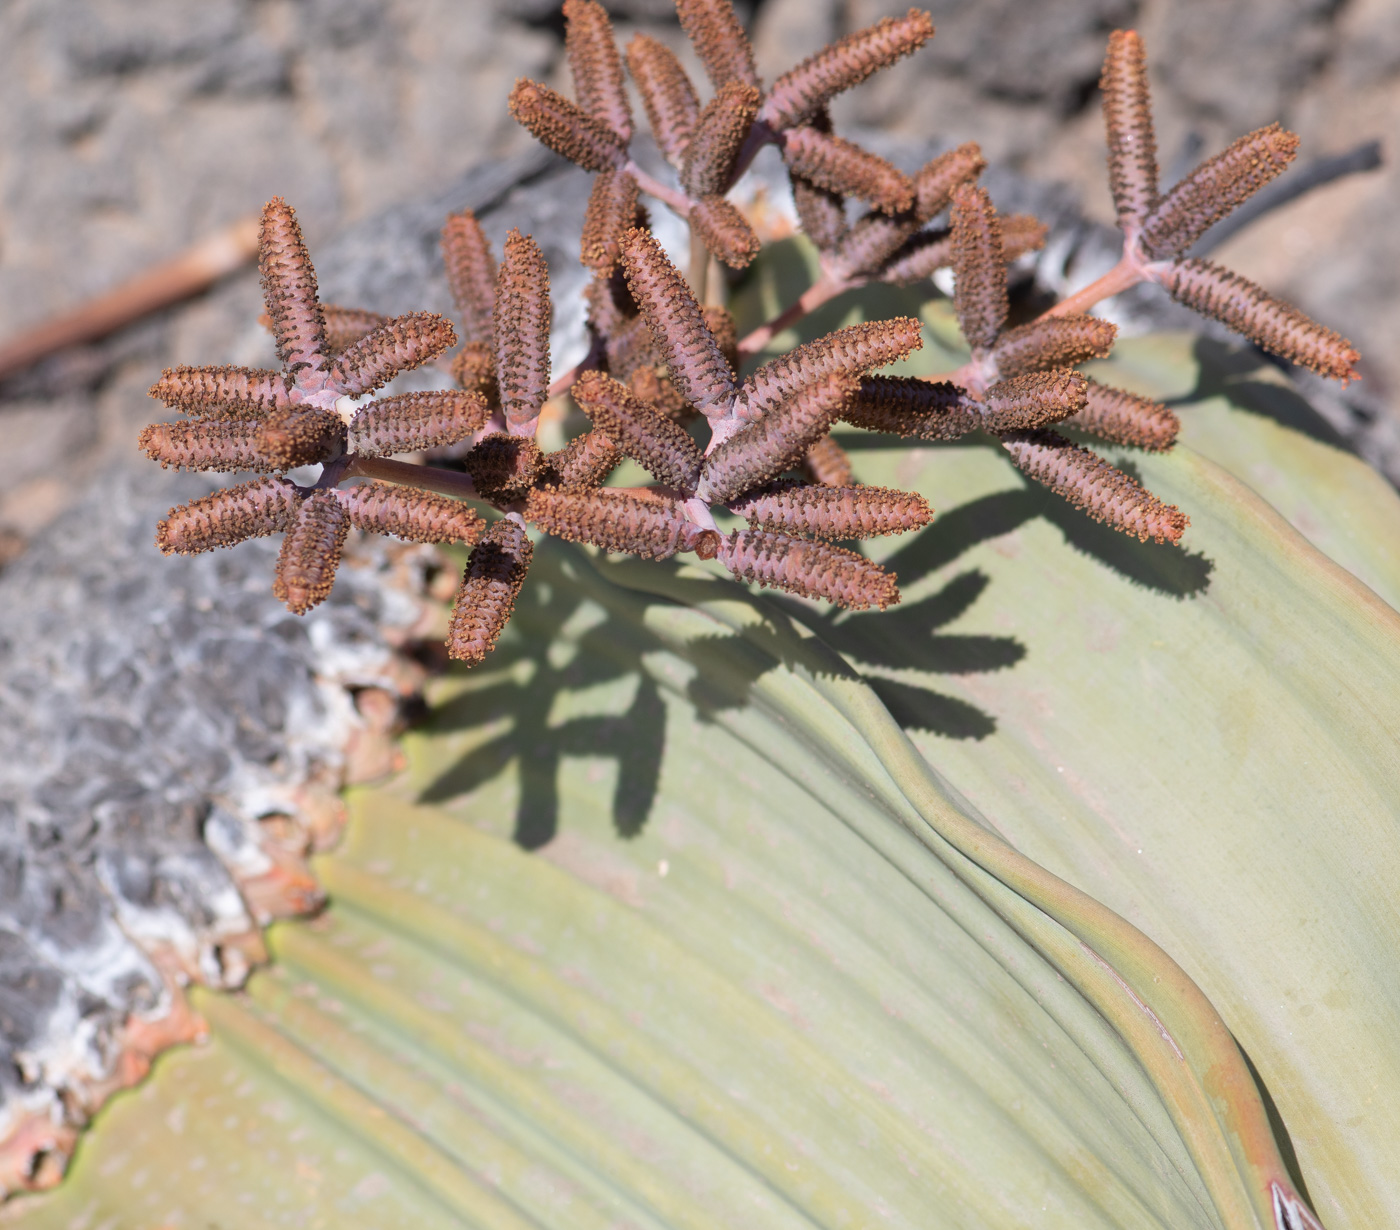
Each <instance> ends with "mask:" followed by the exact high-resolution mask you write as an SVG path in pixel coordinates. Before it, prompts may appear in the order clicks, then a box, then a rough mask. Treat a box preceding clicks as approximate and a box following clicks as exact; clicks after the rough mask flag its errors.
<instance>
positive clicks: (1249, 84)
mask: <svg viewBox="0 0 1400 1230" xmlns="http://www.w3.org/2000/svg"><path fill="white" fill-rule="evenodd" d="M929 6H930V8H931V9H932V11H933V14H934V19H935V22H936V23H937V26H938V34H937V36H936V37H935V38H934V40H933V41H932V43H930V44H929V46H928V47H926V48H925V49H924V50H923V51H922V52H921V53H919V54H918V55H917V56H915V57H913V58H912V59H910V60H907V61H905V62H904V63H902V64H900V65H899V66H897V67H896V68H895V69H893V70H891V71H889V72H886V73H883V74H881V75H879V76H878V77H877V78H875V79H874V80H872V81H871V82H870V83H868V84H867V85H866V86H865V87H863V88H862V89H860V90H858V91H855V92H853V93H852V94H850V95H849V96H848V97H846V98H844V99H843V100H842V101H841V104H840V106H839V107H838V108H837V116H836V118H837V122H838V124H839V125H845V126H850V125H853V124H858V125H860V126H862V127H878V128H884V129H886V130H888V131H890V132H892V133H894V134H896V135H897V136H899V137H901V138H904V139H906V140H908V141H910V142H913V143H921V142H922V141H924V140H926V139H929V138H934V139H938V140H942V141H962V140H968V139H974V140H977V141H979V142H980V143H981V144H982V146H983V148H984V149H985V150H986V152H987V153H988V155H989V156H990V158H991V159H992V161H993V163H994V164H996V165H999V166H1002V167H1005V168H1007V169H1009V170H1013V171H1017V172H1020V173H1022V174H1024V175H1026V176H1028V177H1030V178H1031V179H1033V180H1037V181H1042V182H1053V183H1061V184H1064V185H1067V186H1068V187H1069V189H1070V191H1071V193H1072V194H1073V195H1074V197H1075V198H1076V199H1077V200H1078V201H1079V203H1080V204H1081V206H1082V209H1083V212H1084V214H1085V216H1086V217H1087V218H1088V219H1090V220H1100V221H1107V219H1108V216H1109V214H1108V197H1107V192H1106V189H1105V187H1104V176H1103V154H1102V132H1101V122H1100V118H1099V113H1098V108H1097V99H1096V91H1095V81H1096V79H1097V74H1098V66H1099V62H1100V58H1101V56H1102V50H1103V44H1104V40H1105V37H1106V34H1107V32H1108V30H1110V29H1112V28H1114V27H1116V26H1120V25H1124V24H1129V23H1132V24H1134V25H1136V26H1137V27H1138V28H1140V29H1141V30H1142V31H1143V32H1144V35H1145V37H1146V39H1147V42H1148V48H1149V53H1150V54H1151V56H1152V59H1153V77H1154V88H1155V92H1156V93H1155V104H1156V113H1157V117H1158V127H1159V134H1160V143H1161V147H1162V150H1163V164H1164V168H1165V170H1166V173H1167V174H1171V173H1172V171H1173V170H1176V171H1179V170H1180V169H1181V168H1182V167H1184V166H1186V165H1188V164H1189V162H1190V160H1191V159H1192V157H1193V155H1192V151H1193V150H1196V149H1201V150H1204V151H1205V152H1212V151H1214V150H1216V149H1218V148H1219V147H1220V146H1221V145H1223V144H1224V143H1225V142H1227V141H1228V140H1229V139H1231V138H1232V137H1233V136H1235V135H1238V134H1239V133H1242V132H1244V131H1246V130H1248V129H1250V128H1252V127H1255V126H1258V125H1260V124H1264V123H1267V122H1269V121H1271V120H1274V119H1280V120H1282V121H1283V122H1284V123H1285V124H1286V125H1288V126H1290V127H1292V128H1295V129H1296V130H1298V131H1299V132H1300V133H1301V134H1302V136H1303V138H1304V143H1303V154H1302V158H1301V160H1302V161H1303V162H1307V161H1308V160H1310V159H1313V158H1317V157H1322V156H1326V155H1332V154H1336V153H1339V152H1341V151H1345V150H1347V149H1350V148H1352V147H1354V146H1355V145H1356V144H1357V143H1359V142H1361V141H1364V140H1366V139H1369V138H1381V139H1382V140H1383V142H1388V141H1392V134H1393V133H1394V132H1395V131H1397V130H1400V0H1170V2H1169V0H1046V2H1044V3H1040V4H1036V5H1027V4H1024V3H1016V2H1015V0H976V2H973V0H929ZM557 7H558V6H557V4H555V3H554V0H517V2H516V3H507V2H506V0H495V2H493V0H202V2H201V3H200V4H198V5H192V4H187V3H183V2H182V0H63V2H62V3H58V4H55V3H52V0H7V2H6V3H5V4H3V5H0V337H3V336H5V335H8V334H10V333H13V332H15V331H17V330H20V329H22V328H24V327H25V326H26V325H28V324H31V323H33V322H34V321H36V320H37V319H39V318H41V317H43V316H44V315H46V314H48V313H52V312H55V311H58V310H60V309H63V308H65V307H68V306H70V305H72V304H73V303H75V302H77V301H80V300H81V299H83V298H84V297H86V296H90V295H93V294H95V293H98V292H100V291H103V290H105V289H107V288H108V287H110V286H112V285H113V284H115V283H117V282H119V281H120V280H121V279H123V278H126V277H129V276H131V275H133V274H135V273H137V272H139V271H141V270H143V269H144V268H146V267H148V266H149V265H151V264H152V263H154V262H157V261H160V260H163V259H167V258H168V257H170V256H171V255H173V254H174V253H176V252H178V251H180V250H181V249H182V248H183V247H184V246H186V245H188V244H189V243H191V242H193V241H195V240H196V239H198V238H200V237H202V236H205V235H207V234H209V233H210V232H212V231H214V230H215V229H217V228H219V227H220V226H222V225H225V224H227V223H229V222H231V221H233V220H235V219H237V218H240V217H244V216H246V215H248V214H250V213H253V212H255V211H256V210H257V208H258V207H259V206H260V205H261V204H262V202H263V201H265V200H266V199H267V198H268V197H270V196H272V195H274V194H282V195H284V196H285V197H286V198H287V199H288V200H289V201H291V202H292V203H293V204H295V205H296V207H297V208H298V210H299V211H300V213H301V216H302V219H303V222H304V225H305V227H306V230H307V233H308V238H309V239H310V241H311V243H312V246H313V250H314V249H315V248H316V247H317V246H318V245H319V244H320V243H322V242H324V240H325V239H327V238H328V237H329V236H331V235H333V234H336V233H339V232H340V231H342V230H344V228H346V227H347V226H350V225H352V224H355V223H357V222H361V221H364V220H365V219H368V218H371V217H373V216H375V215H376V214H377V213H379V212H380V211H382V210H384V209H386V208H387V207H389V206H391V205H394V204H397V203H402V202H406V201H414V200H422V199H425V198H429V197H432V196H433V195H434V194H437V193H440V192H442V191H444V190H445V189H446V188H447V186H448V185H450V184H451V183H453V182H454V181H456V180H458V179H459V177H460V176H461V175H462V174H463V173H464V172H465V171H466V170H467V169H468V168H469V167H470V166H472V165H473V164H474V163H477V162H479V161H480V160H482V159H483V158H488V157H504V156H510V155H512V154H517V153H520V152H522V151H525V150H527V149H528V148H529V147H530V144H531V143H530V141H529V139H528V137H527V136H526V135H525V134H524V133H523V132H522V131H521V130H520V129H519V128H517V127H516V126H515V125H514V123H513V122H512V121H511V120H510V119H509V117H508V116H507V114H506V111H505V107H504V97H505V94H506V92H507V91H508V89H509V87H510V85H511V83H512V81H513V80H514V79H515V77H516V76H517V75H520V74H529V75H533V76H537V77H541V78H544V79H546V80H548V81H552V82H555V83H556V84H560V83H563V82H564V81H565V79H566V76H567V74H566V69H565V67H564V64H563V61H562V54H561V48H562V45H561V37H560V36H561V25H560V20H559V17H558V12H557ZM610 7H611V8H612V10H613V11H614V13H615V14H617V17H618V24H619V27H620V32H621V34H622V36H623V37H624V38H626V37H627V36H628V35H629V33H630V32H631V31H632V30H634V29H638V28H645V29H647V30H648V31H650V32H652V33H654V34H657V35H659V36H660V37H663V38H665V39H667V40H668V41H670V42H672V43H673V44H674V45H676V46H678V47H681V46H682V45H683V39H682V38H681V35H680V31H679V29H678V27H677V26H676V24H675V22H674V17H673V15H672V14H671V12H670V7H671V6H670V5H669V3H667V0H616V2H614V3H612V4H611V6H610ZM904 7H905V3H904V0H760V2H758V3H757V4H756V5H755V6H754V11H752V12H751V18H752V28H753V34H754V38H755V42H756V44H757V48H758V56H759V61H760V68H761V71H762V72H763V74H764V75H765V77H766V78H768V79H771V78H772V77H773V76H775V75H776V74H777V73H778V72H780V71H782V70H783V69H784V68H785V67H786V66H788V65H790V64H791V63H792V62H793V61H794V60H796V59H797V58H799V57H801V56H802V55H805V54H807V53H808V52H810V51H811V50H813V49H815V48H816V47H818V46H820V45H821V44H822V43H824V42H825V41H826V40H827V39H829V38H830V37H832V36H834V35H838V34H840V33H842V32H844V31H847V30H850V29H854V28H857V27H859V26H861V25H864V24H867V23H869V22H871V21H874V20H876V19H878V18H879V17H880V16H882V15H884V14H886V13H889V12H897V11H902V10H903V8H904ZM1385 152H1386V154H1387V156H1388V157H1389V159H1390V160H1389V162H1388V164H1387V165H1386V166H1385V167H1384V168H1383V169H1381V170H1379V171H1372V172H1370V173H1367V174H1363V175H1355V176H1351V177H1348V178H1347V179H1344V180H1342V181H1340V182H1337V183H1334V184H1332V185H1330V186H1328V187H1324V188H1321V189H1319V190H1316V191H1314V192H1311V193H1309V194H1308V195H1306V196H1305V197H1303V198H1302V199H1299V200H1297V201H1295V202H1293V203H1291V204H1289V205H1288V206H1286V207H1285V208H1281V209H1278V210H1276V211H1275V212H1273V213H1271V214H1270V215H1268V216H1267V217H1266V218H1264V219H1263V220H1261V221H1260V222H1258V223H1257V224H1255V225H1254V226H1252V227H1251V228H1249V229H1248V230H1246V231H1245V232H1243V233H1241V234H1239V235H1237V236H1235V237H1234V238H1232V239H1231V240H1229V241H1228V243H1226V244H1225V246H1224V247H1223V248H1222V249H1221V250H1220V251H1219V252H1218V253H1217V255H1218V256H1219V257H1220V258H1221V259H1222V260H1224V261H1225V262H1226V263H1228V264H1230V265H1231V266H1232V267H1234V268H1236V269H1238V270H1239V271H1240V272H1242V273H1244V274H1246V275H1247V276H1250V277H1253V278H1255V279H1256V280H1258V281H1260V282H1262V283H1263V284H1264V285H1266V286H1268V287H1270V288H1271V289H1273V290H1275V291H1276V292H1278V293H1281V294H1284V295H1287V296H1289V297H1291V298H1293V299H1294V300H1295V301H1297V302H1298V303H1299V304H1301V305H1302V306H1303V307H1304V309H1305V310H1307V311H1309V312H1310V313H1312V314H1314V315H1315V316H1317V317H1318V318H1319V319H1322V320H1324V321H1326V322H1327V323H1329V324H1331V325H1333V326H1334V327H1336V328H1338V329H1340V330H1342V331H1343V332H1345V333H1347V334H1348V335H1349V336H1351V337H1352V338H1353V339H1354V340H1355V341H1356V342H1357V343H1358V345H1359V346H1360V348H1361V349H1362V351H1363V354H1364V356H1365V357H1364V361H1363V370H1364V372H1365V379H1364V381H1363V382H1362V383H1361V384H1360V385H1359V386H1356V392H1354V393H1353V394H1352V395H1351V396H1350V398H1349V402H1350V408H1349V409H1348V408H1343V409H1341V410H1339V414H1341V415H1342V416H1345V415H1346V414H1348V413H1350V414H1352V415H1353V417H1354V418H1355V419H1356V426H1357V430H1358V432H1360V433H1361V434H1363V435H1364V434H1365V433H1366V432H1367V431H1372V433H1373V434H1374V430H1373V427H1371V426H1368V422H1369V421H1370V420H1373V419H1375V418H1376V417H1377V416H1385V415H1387V414H1391V413H1393V407H1394V405H1395V402H1396V397H1397V392H1400V313H1396V312H1395V311H1394V310H1393V306H1394V304H1395V302H1396V300H1397V284H1398V283H1400V228H1397V227H1395V226H1394V224H1393V222H1392V221H1391V204H1392V203H1393V202H1394V201H1395V200H1396V199H1400V164H1397V162H1396V161H1395V159H1394V158H1393V156H1391V154H1392V151H1391V150H1389V149H1386V151H1385ZM1295 173H1296V172H1295ZM236 281H237V284H238V285H239V287H240V291H241V297H239V298H238V302H239V303H240V304H246V306H247V308H248V310H249V311H250V312H251V310H252V308H253V306H254V304H255V297H254V290H253V275H252V273H251V272H248V273H245V274H243V275H242V276H241V277H240V278H238V279H236ZM405 306H410V305H405ZM412 306H418V305H412ZM251 328H252V326H251V317H248V316H244V317H240V318H234V319H230V318H227V317H225V316H224V315H223V313H222V311H211V310H210V309H209V306H208V304H207V303H205V304H201V303H196V304H193V305H191V306H189V307H186V308H184V309H182V310H179V311H175V312H170V313H166V314H164V315H162V316H160V317H158V318H154V319H152V320H149V321H147V322H146V323H144V324H141V325H137V326H135V327H133V328H130V329H127V330H125V331H124V332H123V333H121V334H119V335H118V336H116V337H115V338H113V339H111V340H109V341H107V342H105V343H103V344H101V345H98V346H93V347H86V348H83V349H81V350H77V351H70V352H69V353H67V354H65V355H63V356H60V357H57V358H55V359H52V360H50V361H48V362H47V363H46V364H44V365H43V366H42V367H41V368H40V369H39V370H37V371H33V372H31V373H29V374H28V375H26V376H24V377H20V378H16V379H12V380H10V381H8V382H7V383H6V384H5V385H4V386H3V387H0V430H3V432H4V434H5V441H6V448H5V453H6V461H7V466H6V475H5V483H4V488H3V493H0V556H2V555H13V554H14V553H15V552H17V551H18V550H20V549H22V546H23V543H24V542H25V541H26V539H27V538H28V537H29V536H30V535H32V534H33V533H34V532H35V531H36V530H37V529H38V528H39V527H41V526H42V525H43V524H45V523H46V522H48V521H49V520H51V519H52V518H53V517H54V516H56V515H57V513H58V512H59V511H60V510H61V509H62V508H63V507H64V506H65V505H66V504H67V503H68V502H70V500H71V499H72V497H73V494H74V492H75V490H76V489H77V488H79V487H80V486H81V483H82V482H83V481H84V479H85V477H86V476H88V475H90V474H91V473H93V472H95V467H97V466H98V465H100V463H101V459H103V458H105V457H107V456H109V455H112V454H114V453H123V452H125V451H126V450H128V449H129V448H130V447H131V441H132V439H133V431H134V429H135V428H136V427H137V426H139V425H140V423H142V422H144V421H145V420H146V418H147V417H148V415H149V409H148V404H147V401H146V398H145V396H144V390H145V389H146V388H147V387H148V386H149V384H150V383H151V381H152V379H153V377H154V376H155V375H156V374H158V372H159V369H160V368H161V367H162V366H164V365H165V364H166V363H168V362H172V361H175V360H176V359H177V357H178V359H179V360H181V361H186V362H211V361H219V360H223V361H227V360H228V359H229V358H230V357H232V355H233V354H234V352H236V351H237V350H238V349H239V347H240V346H244V348H245V349H246V348H247V346H249V345H251V344H252V343H251V342H249V341H248V332H249V330H250V329H251ZM1382 421H1383V422H1384V420H1383V419H1382ZM1383 434H1384V433H1383ZM1375 451H1376V450H1375V449H1372V452H1375ZM1382 451H1383V450H1382ZM1396 467H1397V468H1396V475H1397V477H1400V463H1396Z"/></svg>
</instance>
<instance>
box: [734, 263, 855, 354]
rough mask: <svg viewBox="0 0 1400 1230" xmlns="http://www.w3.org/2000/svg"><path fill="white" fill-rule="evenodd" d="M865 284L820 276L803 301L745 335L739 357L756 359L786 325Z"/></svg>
mask: <svg viewBox="0 0 1400 1230" xmlns="http://www.w3.org/2000/svg"><path fill="white" fill-rule="evenodd" d="M864 284H865V279H864V278H851V279H848V278H838V277H833V276H832V275H831V274H828V273H823V274H822V275H821V277H819V278H818V279H817V280H816V281H815V282H813V283H812V284H811V286H809V287H807V289H806V290H804V291H803V292H802V297H801V298H800V299H798V300H797V302H796V303H790V304H788V306H787V307H785V308H784V309H783V310H782V311H781V312H779V313H778V314H777V315H776V316H775V317H773V319H772V320H770V321H769V322H768V323H767V324H765V325H759V327H758V328H757V329H755V330H754V331H753V332H752V333H750V334H748V335H746V336H745V337H744V338H743V339H742V340H741V341H740V342H739V357H740V358H745V359H746V358H748V357H750V356H751V355H756V354H757V353H758V352H759V351H760V350H762V349H763V348H764V347H765V346H766V345H768V343H769V342H771V341H772V340H773V339H774V338H775V337H776V336H777V335H778V334H779V333H781V332H782V331H783V330H784V329H786V328H787V327H788V326H789V325H793V324H796V323H797V322H798V321H799V320H801V319H802V318H803V317H804V316H806V315H807V313H809V312H815V311H816V310H817V308H819V307H821V305H822V304H823V303H826V302H828V301H830V300H832V299H834V298H836V296H837V295H840V294H844V293H845V292H846V291H848V290H854V289H855V288H856V287H857V286H863V285H864Z"/></svg>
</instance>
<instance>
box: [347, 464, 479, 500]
mask: <svg viewBox="0 0 1400 1230" xmlns="http://www.w3.org/2000/svg"><path fill="white" fill-rule="evenodd" d="M345 461H346V466H345V469H344V471H343V472H342V473H341V475H340V480H341V481H344V480H345V479H347V478H378V479H383V480H384V481H385V482H388V483H403V484H404V485H405V486H409V487H421V488H423V489H424V490H425V491H436V492H438V493H439V494H441V495H454V496H457V497H458V498H459V499H464V500H475V499H480V498H481V497H480V496H478V495H477V493H476V488H475V487H474V486H473V485H472V480H471V479H470V478H469V477H468V476H467V475H465V474H460V473H458V472H457V471H456V470H439V469H438V468H437V467H436V466H420V465H414V464H413V462H411V461H395V460H393V458H391V457H361V456H358V455H357V454H351V455H350V456H349V457H347V458H345Z"/></svg>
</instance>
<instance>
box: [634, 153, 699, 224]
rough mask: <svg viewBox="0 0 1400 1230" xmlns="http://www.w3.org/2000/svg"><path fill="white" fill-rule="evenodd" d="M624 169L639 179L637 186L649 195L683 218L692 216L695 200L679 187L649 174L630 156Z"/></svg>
mask: <svg viewBox="0 0 1400 1230" xmlns="http://www.w3.org/2000/svg"><path fill="white" fill-rule="evenodd" d="M622 169H623V170H624V171H626V172H627V174H628V175H630V176H631V177H632V178H633V179H635V180H636V181H637V187H638V188H640V189H641V190H642V191H643V192H645V193H646V194H647V195H648V196H654V197H655V198H656V199H657V200H658V201H661V202H663V203H664V204H666V205H668V206H669V207H670V208H671V209H673V210H674V211H675V212H676V213H678V214H679V215H680V216H681V217H682V218H689V217H690V210H691V207H692V206H693V205H694V203H695V202H694V201H692V200H691V199H690V198H689V197H688V196H686V194H685V193H684V192H682V191H681V190H680V189H679V188H670V187H667V185H665V184H663V183H662V182H661V181H660V180H659V179H656V178H655V177H653V176H651V175H648V174H647V173H646V172H645V171H643V170H642V168H641V167H639V166H638V165H637V164H636V163H635V162H633V161H632V159H630V158H629V159H628V160H627V161H626V162H625V163H624V164H623V166H622Z"/></svg>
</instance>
